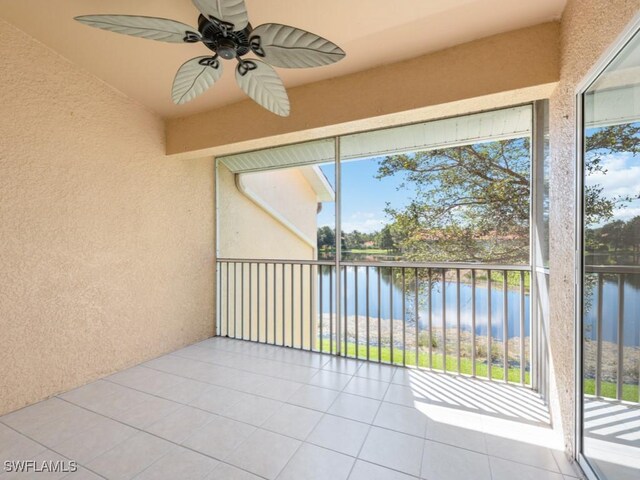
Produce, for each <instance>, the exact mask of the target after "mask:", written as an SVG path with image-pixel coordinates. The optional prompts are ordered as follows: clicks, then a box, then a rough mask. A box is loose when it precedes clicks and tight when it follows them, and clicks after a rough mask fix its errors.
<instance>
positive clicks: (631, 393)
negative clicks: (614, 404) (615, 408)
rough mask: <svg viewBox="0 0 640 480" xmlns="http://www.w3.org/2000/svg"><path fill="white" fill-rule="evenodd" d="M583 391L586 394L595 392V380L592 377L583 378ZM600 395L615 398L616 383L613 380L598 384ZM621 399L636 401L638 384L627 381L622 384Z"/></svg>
mask: <svg viewBox="0 0 640 480" xmlns="http://www.w3.org/2000/svg"><path fill="white" fill-rule="evenodd" d="M584 393H586V394H588V395H595V394H596V381H595V380H594V379H585V380H584ZM600 395H601V396H602V397H605V398H616V384H615V383H613V382H602V383H601V384H600ZM622 400H626V401H628V402H638V385H632V384H628V383H625V384H624V385H622Z"/></svg>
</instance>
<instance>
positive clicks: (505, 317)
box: [502, 270, 509, 383]
mask: <svg viewBox="0 0 640 480" xmlns="http://www.w3.org/2000/svg"><path fill="white" fill-rule="evenodd" d="M508 294H509V280H508V277H507V271H506V270H505V271H503V272H502V363H503V368H504V381H505V383H506V382H508V381H509V303H508V302H509V295H508Z"/></svg>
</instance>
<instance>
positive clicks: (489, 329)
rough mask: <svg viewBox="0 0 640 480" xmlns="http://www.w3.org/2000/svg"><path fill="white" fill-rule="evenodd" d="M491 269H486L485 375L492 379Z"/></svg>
mask: <svg viewBox="0 0 640 480" xmlns="http://www.w3.org/2000/svg"><path fill="white" fill-rule="evenodd" d="M491 303H492V302H491V270H487V377H488V378H489V380H493V375H492V374H491V364H492V363H493V362H492V359H491V348H492V345H491V344H492V341H491V340H492V337H493V333H492V331H491V328H492V327H491V314H492V312H491V310H492V305H491Z"/></svg>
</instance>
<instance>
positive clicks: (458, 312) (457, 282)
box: [456, 268, 462, 375]
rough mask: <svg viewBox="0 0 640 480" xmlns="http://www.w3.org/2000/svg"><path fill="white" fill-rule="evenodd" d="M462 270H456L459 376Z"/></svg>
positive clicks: (458, 361)
mask: <svg viewBox="0 0 640 480" xmlns="http://www.w3.org/2000/svg"><path fill="white" fill-rule="evenodd" d="M460 307H461V306H460V269H459V268H456V341H457V345H456V353H457V356H458V358H457V368H458V375H460V367H461V365H460V356H461V355H460V336H461V333H462V332H461V331H460Z"/></svg>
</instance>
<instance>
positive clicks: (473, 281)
mask: <svg viewBox="0 0 640 480" xmlns="http://www.w3.org/2000/svg"><path fill="white" fill-rule="evenodd" d="M471 376H472V377H475V376H476V271H475V270H471Z"/></svg>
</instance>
